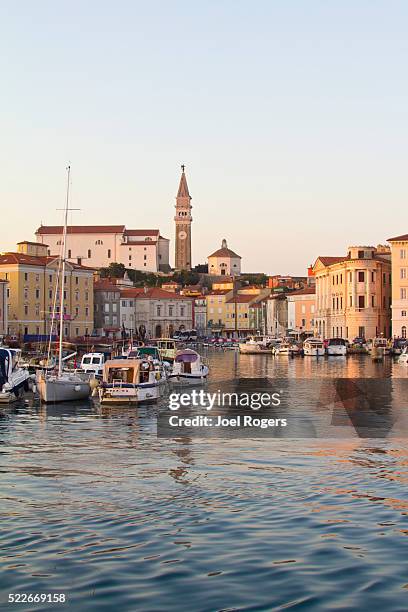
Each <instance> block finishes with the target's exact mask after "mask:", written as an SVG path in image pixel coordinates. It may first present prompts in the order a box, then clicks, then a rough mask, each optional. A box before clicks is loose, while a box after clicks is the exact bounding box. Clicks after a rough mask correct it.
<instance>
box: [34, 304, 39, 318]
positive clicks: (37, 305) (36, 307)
mask: <svg viewBox="0 0 408 612" xmlns="http://www.w3.org/2000/svg"><path fill="white" fill-rule="evenodd" d="M35 316H36V317H39V316H40V305H39V304H36V305H35Z"/></svg>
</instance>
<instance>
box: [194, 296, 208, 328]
mask: <svg viewBox="0 0 408 612" xmlns="http://www.w3.org/2000/svg"><path fill="white" fill-rule="evenodd" d="M193 328H194V329H195V330H197V334H198V335H199V336H205V335H206V333H207V300H206V296H205V295H199V296H196V297H195V298H194V321H193Z"/></svg>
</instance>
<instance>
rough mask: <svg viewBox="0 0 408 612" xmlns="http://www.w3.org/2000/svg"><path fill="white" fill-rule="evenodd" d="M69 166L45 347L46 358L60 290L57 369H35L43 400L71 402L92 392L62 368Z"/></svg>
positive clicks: (86, 382)
mask: <svg viewBox="0 0 408 612" xmlns="http://www.w3.org/2000/svg"><path fill="white" fill-rule="evenodd" d="M70 173H71V167H70V166H68V168H67V197H66V203H65V209H64V226H63V232H62V244H61V252H60V257H59V269H58V282H57V286H56V287H55V294H54V307H53V313H52V319H51V320H52V324H51V330H50V340H49V346H48V358H49V356H50V348H51V338H52V335H53V331H54V330H53V326H54V321H55V315H56V302H57V292H58V291H59V297H60V299H59V309H60V310H59V355H58V370H57V371H53V372H48V371H45V370H44V371H40V370H38V371H37V387H38V393H39V395H40V399H41V401H42V402H45V403H49V402H55V403H57V402H70V401H75V400H78V399H85V398H87V397H89V396H90V394H91V386H90V382H89V380H84V378H83V377H82V376H81V375H80V374H78V373H76V372H66V371H65V372H64V371H63V361H64V360H63V357H62V349H63V335H64V293H65V291H64V280H65V261H66V251H67V222H68V210H69V208H68V207H69V188H70Z"/></svg>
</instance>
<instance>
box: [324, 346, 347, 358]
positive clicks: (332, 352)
mask: <svg viewBox="0 0 408 612" xmlns="http://www.w3.org/2000/svg"><path fill="white" fill-rule="evenodd" d="M327 354H328V356H329V357H330V356H331V357H344V356H345V355H347V348H346V347H345V346H328V347H327Z"/></svg>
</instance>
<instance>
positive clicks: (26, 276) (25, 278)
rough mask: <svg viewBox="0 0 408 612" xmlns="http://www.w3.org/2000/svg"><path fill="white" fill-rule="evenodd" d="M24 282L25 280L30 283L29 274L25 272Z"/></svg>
mask: <svg viewBox="0 0 408 612" xmlns="http://www.w3.org/2000/svg"><path fill="white" fill-rule="evenodd" d="M24 280H25V281H28V272H25V273H24Z"/></svg>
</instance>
